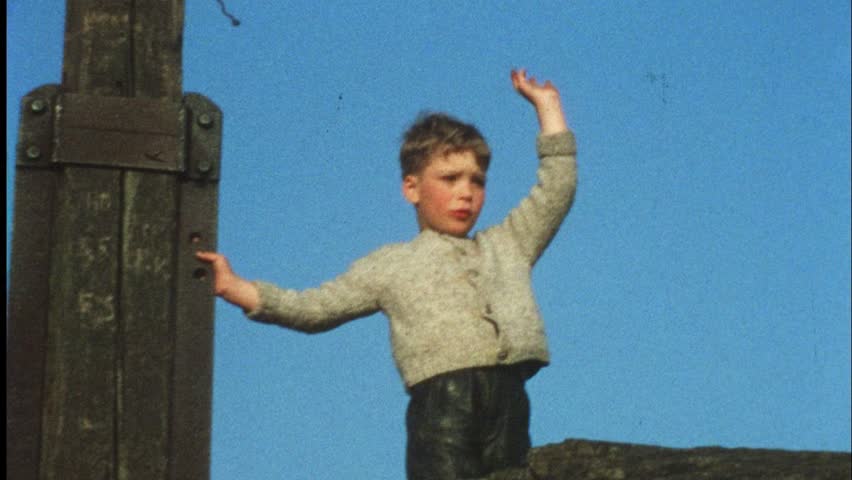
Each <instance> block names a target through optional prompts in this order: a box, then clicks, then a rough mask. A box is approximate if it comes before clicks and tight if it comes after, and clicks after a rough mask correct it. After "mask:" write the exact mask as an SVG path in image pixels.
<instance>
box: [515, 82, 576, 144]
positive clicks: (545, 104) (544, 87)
mask: <svg viewBox="0 0 852 480" xmlns="http://www.w3.org/2000/svg"><path fill="white" fill-rule="evenodd" d="M512 86H513V87H515V90H517V91H518V93H520V94H521V96H522V97H524V98H526V99H527V100H528V101H529V102H530V103H532V104H533V106H534V107H535V111H536V114H537V115H538V120H539V124H540V125H541V133H542V134H545V135H547V134H552V133H559V132H564V131H566V130H568V124H567V123H566V121H565V114H564V113H563V112H562V101H561V100H560V98H559V90H557V89H556V87H555V86H554V85H553V84H552V83H550V80H547V81H545V82H544V84H540V83H538V81H536V79H535V78H534V77H529V78H527V71H526V70H525V69H523V68H521V69H518V70H512Z"/></svg>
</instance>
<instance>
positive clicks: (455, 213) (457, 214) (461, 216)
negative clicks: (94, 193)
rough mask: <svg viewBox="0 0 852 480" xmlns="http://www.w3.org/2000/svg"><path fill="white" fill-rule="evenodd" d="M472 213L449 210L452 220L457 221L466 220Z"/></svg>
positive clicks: (464, 210) (462, 210)
mask: <svg viewBox="0 0 852 480" xmlns="http://www.w3.org/2000/svg"><path fill="white" fill-rule="evenodd" d="M472 214H473V213H472V212H471V211H470V210H467V209H464V208H460V209H457V210H450V215H451V216H452V217H453V218H457V219H459V220H467V219H468V218H470V216H471V215H472Z"/></svg>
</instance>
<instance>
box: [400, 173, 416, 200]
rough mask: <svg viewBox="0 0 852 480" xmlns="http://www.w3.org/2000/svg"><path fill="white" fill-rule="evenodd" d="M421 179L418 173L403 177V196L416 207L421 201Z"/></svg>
mask: <svg viewBox="0 0 852 480" xmlns="http://www.w3.org/2000/svg"><path fill="white" fill-rule="evenodd" d="M419 180H420V179H419V178H418V177H417V175H406V176H405V178H403V179H402V196H404V197H405V199H406V200H407V201H408V203H410V204H412V205H414V206H415V207H416V206H417V204H418V203H419V202H420V188H419Z"/></svg>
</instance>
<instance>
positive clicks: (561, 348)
mask: <svg viewBox="0 0 852 480" xmlns="http://www.w3.org/2000/svg"><path fill="white" fill-rule="evenodd" d="M61 4H64V2H62V1H58V0H57V1H52V2H48V1H23V0H9V1H7V3H6V5H7V9H8V17H7V41H8V47H7V80H8V83H7V87H6V98H7V101H8V104H7V109H6V118H7V125H8V126H7V140H6V145H7V148H6V150H7V165H6V171H7V181H6V192H7V195H8V198H9V199H10V200H11V199H12V198H13V190H12V177H13V175H14V167H13V165H14V158H13V152H14V142H15V139H16V136H17V124H18V114H19V111H18V109H19V106H18V102H19V101H20V99H21V97H22V96H23V95H24V94H25V93H26V92H27V91H29V90H31V89H32V88H34V87H36V86H39V85H42V84H46V83H59V81H60V73H61V64H62V61H61V59H62V32H63V28H64V23H63V22H64V11H63V8H64V7H62V6H59V5H61ZM226 4H227V6H228V8H229V10H230V11H231V12H232V13H233V14H234V15H235V16H236V17H237V18H239V19H240V20H241V21H242V25H240V26H239V27H237V28H234V27H232V26H231V24H230V21H229V20H228V19H227V18H226V17H224V16H223V15H222V13H221V12H220V10H219V7H218V5H217V4H216V2H215V1H214V0H188V1H187V6H186V25H185V31H184V45H183V58H184V84H183V85H184V90H185V91H195V92H200V93H203V94H205V95H207V96H208V97H210V98H211V99H213V100H214V101H215V102H216V103H217V104H218V105H219V106H220V107H221V108H222V109H223V111H224V113H225V132H224V137H223V141H224V144H223V158H222V161H223V170H222V181H221V185H220V193H221V199H220V201H221V203H220V205H219V225H220V227H219V246H220V250H221V251H223V252H224V253H226V254H227V255H229V257H230V258H231V261H232V263H233V265H234V267H235V269H237V270H238V272H239V273H241V274H242V275H244V276H246V277H249V278H258V279H265V280H270V281H274V282H276V283H278V284H280V285H282V286H287V287H292V288H304V287H309V286H315V285H317V284H318V283H320V282H322V281H324V280H327V279H330V278H332V277H333V276H335V275H337V274H339V273H341V272H342V271H344V270H345V269H346V268H347V266H348V265H349V264H350V263H351V262H352V261H354V260H355V259H357V258H359V257H360V256H362V255H365V254H367V253H368V252H370V251H372V250H373V249H375V248H378V247H379V246H381V245H382V244H384V243H387V242H397V241H404V240H407V239H410V238H412V237H413V236H414V235H415V234H416V224H415V221H414V216H413V212H412V209H411V208H410V206H408V205H407V204H406V203H404V201H403V200H402V197H401V195H400V193H399V174H398V166H397V163H396V158H397V151H398V142H399V138H400V135H401V133H402V131H403V130H404V128H405V127H406V126H407V124H408V123H409V122H410V121H411V120H412V119H413V118H414V116H415V115H416V114H417V113H418V112H419V111H421V110H424V109H430V110H445V111H448V112H450V113H452V114H454V115H457V116H459V117H461V118H463V119H465V120H469V121H472V122H474V123H476V124H477V125H479V126H480V128H481V130H482V131H483V133H484V134H485V136H486V137H487V138H488V139H489V142H490V143H491V146H492V149H493V151H494V159H493V163H492V168H491V170H490V172H489V184H488V200H487V202H486V206H485V210H484V213H483V215H482V217H481V219H480V224H479V228H484V227H486V226H488V225H490V224H493V223H495V222H497V221H499V220H500V219H501V218H502V217H503V216H504V215H505V214H506V213H507V211H508V210H509V209H510V208H511V207H512V206H513V205H514V204H515V203H516V202H517V201H518V200H520V198H521V197H522V196H523V195H524V194H525V193H526V192H527V191H528V189H529V188H530V186H531V185H532V183H533V182H534V180H535V166H536V159H535V150H534V136H535V133H536V129H537V126H536V121H535V116H534V113H533V111H532V109H531V108H530V107H529V105H528V104H526V103H525V102H524V101H523V100H521V99H520V98H519V97H517V96H516V94H515V93H514V92H513V91H512V89H511V85H510V82H509V70H510V69H511V68H513V67H516V66H525V67H527V68H528V69H529V70H530V71H531V72H532V73H533V74H534V75H536V76H537V77H539V78H549V79H551V80H553V82H554V83H555V84H556V85H557V86H558V87H559V88H560V89H561V91H562V97H563V101H564V103H565V104H566V107H567V111H568V117H569V123H570V124H571V126H572V127H573V128H574V130H575V132H576V134H577V138H578V144H579V157H578V161H579V168H580V170H579V172H580V183H579V189H578V192H577V201H576V204H575V206H574V209H573V210H572V212H571V213H570V214H569V216H568V218H567V220H566V222H565V224H564V226H563V228H562V230H561V231H560V233H559V235H558V237H557V238H556V239H555V240H554V242H553V243H552V244H551V246H550V248H549V250H548V251H547V252H546V254H545V256H544V257H543V258H542V260H541V262H540V263H539V265H538V266H537V269H536V271H535V274H534V284H535V285H534V286H535V289H536V293H537V298H538V300H539V303H540V307H541V310H542V313H543V315H544V317H545V321H546V323H547V328H548V335H549V338H550V346H551V351H552V356H553V363H552V365H551V366H550V367H548V368H547V369H544V370H543V371H542V372H541V373H540V374H539V375H538V376H537V377H535V378H534V379H533V380H532V381H531V382H530V384H529V392H530V396H531V399H532V405H533V415H532V427H531V431H532V436H533V442H534V444H536V445H543V444H547V443H552V442H559V441H561V440H563V439H565V438H568V437H573V438H578V437H579V438H588V439H597V440H613V441H623V442H637V443H649V444H659V445H666V446H672V447H691V446H699V445H722V446H726V447H767V448H784V449H808V450H842V451H849V450H850V426H849V425H850V376H852V375H850V270H852V265H851V264H850V20H849V19H850V3H849V1H848V0H847V1H828V0H821V1H817V2H801V1H798V0H789V1H768V0H765V1H749V2H733V1H662V0H657V1H649V2H614V1H606V2H599V1H578V2H569V1H547V2H544V1H542V2H531V1H506V2H492V1H485V0H480V1H429V2H372V1H328V2H314V1H299V2H295V1H286V2H256V1H249V0H229V1H227V2H226ZM11 211H12V205H11V201H10V202H9V204H8V205H7V221H6V236H7V244H8V241H9V239H10V238H11V237H10V235H11V233H10V231H11V218H10V216H11ZM6 255H7V259H8V256H9V250H8V247H7V251H6ZM215 329H216V334H215V342H216V343H215V370H214V398H213V445H212V480H227V479H238V478H245V479H253V480H266V479H273V478H275V479H277V478H288V479H338V478H363V479H374V478H375V479H398V478H402V477H403V472H404V466H403V463H404V462H403V458H404V444H405V430H404V426H403V417H404V412H405V407H406V404H407V397H406V394H405V392H404V390H403V388H402V384H401V382H400V380H399V377H398V375H397V372H396V370H395V367H394V365H393V363H392V360H391V355H390V349H389V345H388V343H389V342H388V328H387V322H386V319H385V317H383V316H381V315H375V316H373V317H369V318H366V319H363V320H360V321H356V322H353V323H350V324H347V325H345V326H343V327H341V328H339V329H337V330H335V331H332V332H329V333H325V334H322V335H317V336H308V335H304V334H299V333H294V332H290V331H287V330H284V329H281V328H277V327H273V326H268V325H261V324H257V323H253V322H251V321H249V320H246V319H245V318H244V317H243V316H242V314H241V312H240V311H238V310H237V309H236V308H234V307H231V306H229V305H226V304H224V303H222V302H221V301H217V309H216V320H215Z"/></svg>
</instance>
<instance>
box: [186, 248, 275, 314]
mask: <svg viewBox="0 0 852 480" xmlns="http://www.w3.org/2000/svg"><path fill="white" fill-rule="evenodd" d="M195 258H197V259H199V260H201V261H202V262H206V263H209V264H210V267H211V268H212V269H213V277H214V279H213V293H214V294H216V295H217V296H219V297H222V298H223V299H225V300H226V301H228V302H230V303H233V304H234V305H236V306H238V307H242V308H243V309H244V310H247V311H252V310H256V309H257V307H258V306H259V305H260V296H259V295H258V292H257V288H255V286H254V285H253V284H252V283H251V282H248V281H247V280H245V279H243V278H242V277H240V276H239V275H237V274H235V273H234V271H233V270H232V269H231V265H230V263H228V259H227V258H225V256H224V255H222V254H219V253H215V252H196V253H195Z"/></svg>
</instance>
